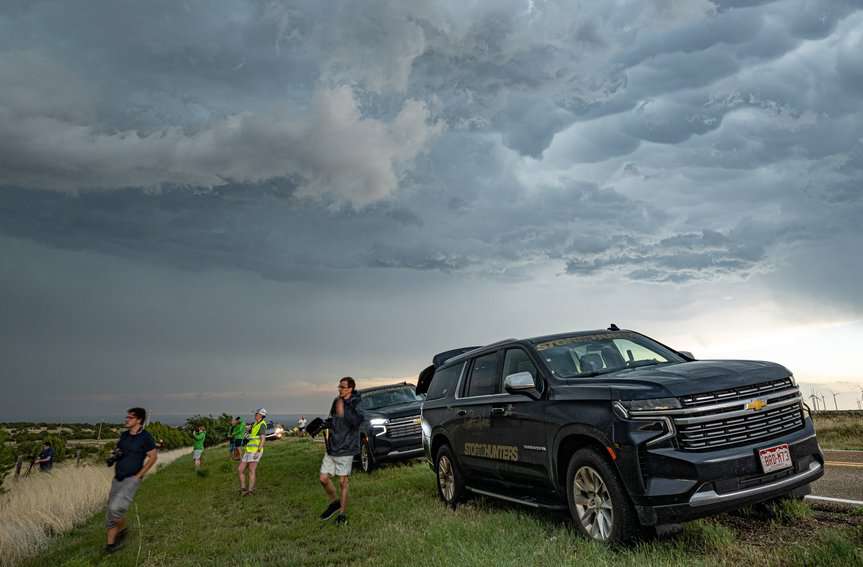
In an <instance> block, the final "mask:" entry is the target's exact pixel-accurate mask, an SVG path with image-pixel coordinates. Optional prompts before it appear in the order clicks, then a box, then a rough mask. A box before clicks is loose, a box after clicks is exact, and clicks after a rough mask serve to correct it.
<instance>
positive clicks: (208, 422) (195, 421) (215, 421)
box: [183, 413, 233, 447]
mask: <svg viewBox="0 0 863 567" xmlns="http://www.w3.org/2000/svg"><path fill="white" fill-rule="evenodd" d="M231 419H233V416H231V415H228V414H226V413H223V414H222V415H220V416H218V417H213V416H212V415H207V416H203V415H196V416H194V417H190V418H189V419H187V420H186V425H184V426H183V429H185V430H186V431H187V432H188V433H189V435H191V434H192V433H194V432H195V431H196V430H197V429H198V426H199V425H203V426H204V429H206V431H207V438H206V439H205V440H204V446H205V447H212V446H213V445H217V444H219V443H224V442H225V441H226V440H227V439H228V435H229V434H230V431H231Z"/></svg>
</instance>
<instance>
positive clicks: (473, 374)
mask: <svg viewBox="0 0 863 567" xmlns="http://www.w3.org/2000/svg"><path fill="white" fill-rule="evenodd" d="M499 386H500V379H499V378H498V374H497V353H496V352H493V353H491V354H486V355H484V356H480V357H478V358H476V359H475V360H474V362H473V367H472V368H471V371H470V382H469V383H468V385H467V396H468V397H470V396H488V395H491V394H497V393H498V392H499V390H498V387H499Z"/></svg>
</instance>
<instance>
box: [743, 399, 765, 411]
mask: <svg viewBox="0 0 863 567" xmlns="http://www.w3.org/2000/svg"><path fill="white" fill-rule="evenodd" d="M765 407H767V402H765V401H764V400H752V401H751V402H749V403H748V404H746V409H751V410H752V411H758V410H761V409H764V408H765Z"/></svg>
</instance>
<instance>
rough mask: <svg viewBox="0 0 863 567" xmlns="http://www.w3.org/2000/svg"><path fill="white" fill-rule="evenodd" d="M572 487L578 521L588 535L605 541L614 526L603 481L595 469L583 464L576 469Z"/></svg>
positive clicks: (609, 498) (608, 495) (610, 506)
mask: <svg viewBox="0 0 863 567" xmlns="http://www.w3.org/2000/svg"><path fill="white" fill-rule="evenodd" d="M572 489H573V490H572V494H573V496H574V500H575V512H576V515H577V516H578V521H579V522H581V525H582V527H583V528H584V530H585V531H586V532H587V533H588V534H589V535H590V537H592V538H593V539H595V540H598V541H606V540H607V539H608V538H609V537H610V536H611V530H612V528H613V526H614V508H613V507H612V504H611V494H610V493H609V492H608V487H607V486H606V485H605V481H603V480H602V477H601V476H599V473H598V472H596V470H594V469H593V468H591V467H588V466H584V467H581V468H579V469H578V471H576V473H575V477H574V478H573V480H572Z"/></svg>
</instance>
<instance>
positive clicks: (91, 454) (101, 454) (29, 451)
mask: <svg viewBox="0 0 863 567" xmlns="http://www.w3.org/2000/svg"><path fill="white" fill-rule="evenodd" d="M229 421H230V416H227V415H223V416H221V417H218V418H214V417H212V416H208V417H206V418H205V417H201V416H195V417H194V418H191V419H189V420H188V421H187V422H186V424H185V425H184V426H182V427H173V426H170V425H165V424H163V423H160V422H158V421H156V422H153V423H149V424H148V425H147V426H146V429H147V431H149V432H150V435H152V436H153V439H155V440H156V442H157V443H158V444H159V448H160V449H162V450H166V451H167V450H171V449H179V448H181V447H188V446H190V445H191V444H192V442H193V439H192V434H191V431H192V430H193V429H194V427H195V425H196V424H197V423H204V425H205V427H207V431H208V435H207V444H208V445H212V444H215V443H219V442H221V441H224V439H225V436H224V435H222V434H221V433H219V434H216V433H214V432H215V431H220V432H221V431H227V429H228V427H229V425H227V424H228V422H229ZM222 422H224V424H226V425H222ZM59 428H62V429H59ZM36 429H45V430H44V431H35V430H36ZM58 429H59V431H58ZM122 431H123V426H121V425H118V424H107V423H105V424H101V431H100V427H99V424H96V425H92V424H88V423H74V424H55V423H25V422H15V423H0V490H2V484H3V480H4V479H5V478H6V475H7V474H9V472H10V471H11V470H12V469H13V468H14V467H15V463H16V462H17V461H18V458H19V457H20V458H21V459H22V462H23V464H24V466H25V467H29V463H31V462H32V461H33V459H35V458H36V457H37V456H38V455H39V453H40V451H41V450H42V446H43V444H44V443H45V441H49V442H50V443H51V447H52V448H53V449H54V462H55V463H60V462H63V461H65V460H66V459H70V458H71V459H74V458H76V457H80V458H81V459H82V460H97V461H98V460H102V459H104V458H105V457H107V456H108V454H109V453H110V452H111V449H113V448H114V446H115V445H116V442H117V441H116V440H117V438H118V437H119V435H120V433H121V432H122ZM91 439H101V440H103V442H102V443H88V444H81V445H74V444H72V445H70V442H71V441H80V440H91Z"/></svg>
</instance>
